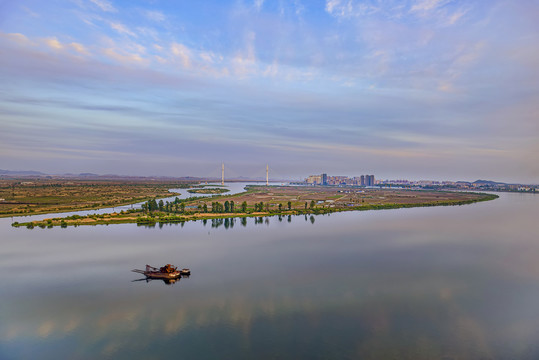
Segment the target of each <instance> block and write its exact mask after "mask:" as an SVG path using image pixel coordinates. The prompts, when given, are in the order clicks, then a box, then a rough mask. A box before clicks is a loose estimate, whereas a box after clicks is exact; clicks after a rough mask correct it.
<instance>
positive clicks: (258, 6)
mask: <svg viewBox="0 0 539 360" xmlns="http://www.w3.org/2000/svg"><path fill="white" fill-rule="evenodd" d="M253 5H254V7H255V9H256V11H260V10H261V9H262V6H263V5H264V0H255V1H254V4H253Z"/></svg>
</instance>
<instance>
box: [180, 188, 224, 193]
mask: <svg viewBox="0 0 539 360" xmlns="http://www.w3.org/2000/svg"><path fill="white" fill-rule="evenodd" d="M229 191H230V190H228V189H225V188H206V187H203V188H200V189H189V190H187V192H188V193H191V194H223V193H226V192H229Z"/></svg>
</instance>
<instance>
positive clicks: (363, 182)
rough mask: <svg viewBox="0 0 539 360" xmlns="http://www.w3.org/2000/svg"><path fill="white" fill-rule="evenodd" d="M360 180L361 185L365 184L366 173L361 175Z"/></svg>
mask: <svg viewBox="0 0 539 360" xmlns="http://www.w3.org/2000/svg"><path fill="white" fill-rule="evenodd" d="M359 182H360V183H359V185H361V186H365V175H361V176H360V177H359Z"/></svg>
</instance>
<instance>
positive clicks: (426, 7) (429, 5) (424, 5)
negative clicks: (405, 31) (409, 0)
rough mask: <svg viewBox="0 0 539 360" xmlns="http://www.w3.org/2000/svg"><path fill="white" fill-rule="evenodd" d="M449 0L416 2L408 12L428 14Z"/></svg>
mask: <svg viewBox="0 0 539 360" xmlns="http://www.w3.org/2000/svg"><path fill="white" fill-rule="evenodd" d="M449 2H451V0H418V1H416V2H415V4H414V5H412V7H411V8H410V12H420V13H428V12H430V11H433V10H436V9H437V8H439V7H441V6H444V5H446V4H447V3H449Z"/></svg>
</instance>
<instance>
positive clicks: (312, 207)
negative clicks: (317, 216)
mask: <svg viewBox="0 0 539 360" xmlns="http://www.w3.org/2000/svg"><path fill="white" fill-rule="evenodd" d="M315 204H316V203H315V202H314V200H311V209H314V205H315Z"/></svg>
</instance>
